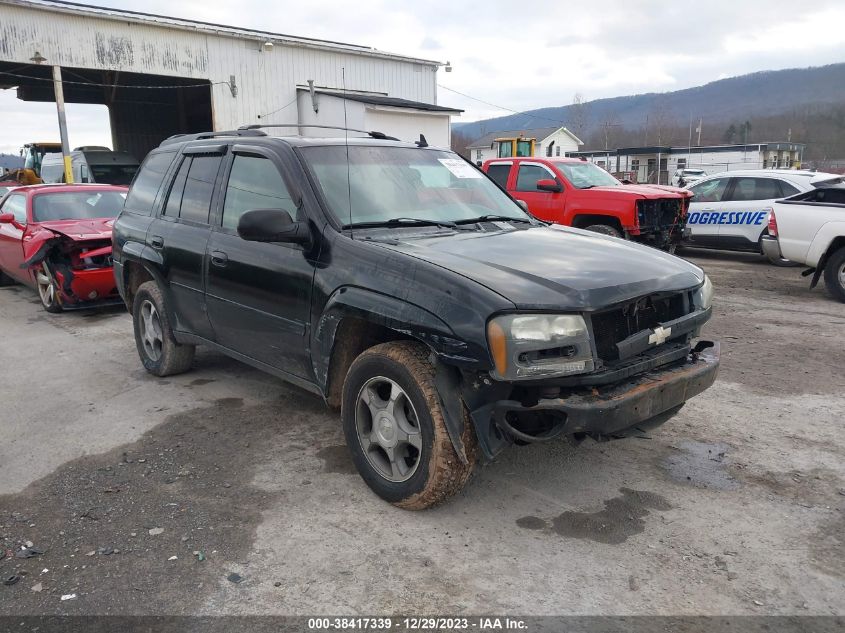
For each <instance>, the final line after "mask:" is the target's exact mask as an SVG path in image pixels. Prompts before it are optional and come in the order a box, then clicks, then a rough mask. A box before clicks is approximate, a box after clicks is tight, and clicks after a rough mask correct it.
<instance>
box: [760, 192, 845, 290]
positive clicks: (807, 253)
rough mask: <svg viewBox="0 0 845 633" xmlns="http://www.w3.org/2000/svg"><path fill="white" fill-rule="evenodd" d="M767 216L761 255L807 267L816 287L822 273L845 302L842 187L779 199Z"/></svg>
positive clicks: (844, 220) (844, 210)
mask: <svg viewBox="0 0 845 633" xmlns="http://www.w3.org/2000/svg"><path fill="white" fill-rule="evenodd" d="M772 209H773V210H772V212H771V214H769V230H768V235H765V236H763V238H762V247H763V252H764V253H765V254H766V255H767V256H769V257H770V258H771V257H785V258H786V259H788V260H791V261H793V262H797V263H799V264H805V265H807V266H809V269H808V270H806V271H805V272H804V273H803V274H804V275H805V276H808V275H813V281H812V283H811V284H810V287H811V288H815V286H816V284H817V283H818V281H819V278H820V277H821V276H822V274H824V282H825V285H826V286H827V289H828V290H829V291H830V294H832V295H833V296H834V297H835V298H836V299H838V300H839V301H842V302H843V303H845V184H843V179H841V178H840V179H838V180H835V181H826V182H825V183H823V184H819V185H817V186H816V188H815V189H813V190H812V191H805V192H803V193H799V194H798V195H795V196H792V197H790V198H786V199H784V200H778V201H777V202H775V203H774V204H773V205H772Z"/></svg>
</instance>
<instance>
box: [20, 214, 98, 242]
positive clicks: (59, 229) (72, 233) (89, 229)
mask: <svg viewBox="0 0 845 633" xmlns="http://www.w3.org/2000/svg"><path fill="white" fill-rule="evenodd" d="M113 225H114V218H88V219H85V220H50V221H47V222H37V223H34V224H33V227H34V230H35V231H37V230H38V229H48V230H50V231H53V232H54V233H60V234H61V235H64V236H66V237H69V238H70V239H72V240H73V241H75V242H78V241H81V240H103V239H109V240H110V239H111V232H112V226H113Z"/></svg>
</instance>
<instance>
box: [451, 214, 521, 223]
mask: <svg viewBox="0 0 845 633" xmlns="http://www.w3.org/2000/svg"><path fill="white" fill-rule="evenodd" d="M496 220H503V221H505V222H528V223H529V224H530V223H531V220H529V219H528V218H515V217H513V216H510V215H480V216H478V217H477V218H469V219H468V220H457V221H455V224H474V223H475V222H493V221H496Z"/></svg>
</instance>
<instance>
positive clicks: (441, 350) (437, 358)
mask: <svg viewBox="0 0 845 633" xmlns="http://www.w3.org/2000/svg"><path fill="white" fill-rule="evenodd" d="M345 318H354V319H358V320H361V321H364V322H366V323H372V324H374V325H378V326H381V327H384V328H387V329H390V330H393V331H395V332H397V333H400V334H404V335H406V336H409V337H411V338H413V339H415V340H417V341H419V342H421V343H423V344H424V345H426V346H427V347H428V348H429V350H430V351H431V355H432V362H433V364H434V368H435V389H436V391H437V396H438V400H439V404H440V409H441V411H442V412H443V419H444V422H445V423H446V430H447V432H448V434H449V439H450V440H451V441H452V446H453V447H454V449H455V453H456V454H457V455H458V458H459V459H460V460H461V461H462V462H463V463H464V464H466V463H468V458H467V455H466V449H465V447H464V444H463V441H462V440H461V436H462V434H463V431H464V428H463V426H464V416H463V411H462V407H463V406H464V405H463V401H462V399H461V394H460V389H459V385H460V380H461V376H460V372H459V370H458V369H457V368H456V367H454V366H451V365H449V364H448V363H446V362H444V359H448V358H449V357H450V356H454V355H456V354H457V355H459V354H460V353H461V352H463V351H465V350H466V347H467V346H466V344H465V343H464V342H462V341H460V340H458V339H456V338H454V333H453V332H452V330H451V328H450V327H449V326H448V325H447V324H446V323H445V322H444V321H442V320H441V319H440V318H439V317H438V316H436V315H435V314H433V313H431V312H429V311H428V310H426V309H425V308H422V307H420V306H417V305H415V304H412V303H410V302H407V301H403V300H402V299H399V298H397V297H392V296H389V295H385V294H382V293H378V292H375V291H372V290H366V289H363V288H359V287H354V286H352V287H350V286H346V287H343V288H339V289H338V290H336V291H335V292H334V293H333V294H332V295H331V297H329V300H328V301H327V302H326V304H325V306H324V308H323V313H322V314H321V315H320V317H319V319H318V320H317V322H316V324H315V327H314V336H313V338H312V344H311V362H312V367H313V370H314V376H315V377H316V379H317V383H318V384H319V386H320V388H321V390H322V391H323V393H324V394H325V396H326V397H328V391H329V388H330V385H329V371H330V364H331V360H332V354H333V353H334V351H335V342H336V340H335V335H336V333H337V329H338V327H339V326H340V323H341V322H342V321H343V320H344V319H345Z"/></svg>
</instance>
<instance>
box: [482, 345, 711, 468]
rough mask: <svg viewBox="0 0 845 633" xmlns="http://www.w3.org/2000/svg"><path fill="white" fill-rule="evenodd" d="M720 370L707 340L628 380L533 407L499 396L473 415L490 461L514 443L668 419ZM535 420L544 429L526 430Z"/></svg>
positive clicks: (609, 435)
mask: <svg viewBox="0 0 845 633" xmlns="http://www.w3.org/2000/svg"><path fill="white" fill-rule="evenodd" d="M718 369H719V344H718V343H712V342H710V341H702V342H699V343H698V345H697V346H696V347H695V349H694V350H692V351H691V352H690V354H689V355H688V356H687V357H686V359H684V360H681V361H680V362H676V363H673V364H672V365H667V366H664V367H661V368H659V369H654V370H652V371H648V372H646V373H643V374H639V375H637V376H634V377H632V378H631V379H629V380H625V381H622V382H619V383H616V384H613V385H607V386H596V387H592V388H590V387H587V388H580V389H577V390H573V391H572V392H571V393H569V394H568V395H566V396H561V397H557V398H540V399H538V401H537V402H536V404H533V405H526V404H523V403H521V402H519V401H516V400H498V401H496V402H493V403H489V404H486V405H484V406H482V407H479V408H478V409H475V410H474V411H472V412H471V413H470V415H471V417H472V421H473V424H474V426H475V429H476V434H477V437H478V443H479V446H480V447H481V450H482V451H483V453H484V455H485V457H487V459H493V458H494V457H495V456H496V455H497V454H498V453H499V452H501V451H502V450H503V449H504V448H505V447H507V446H508V445H510V444H512V443H514V442H515V441H516V442H523V443H524V442H542V441H548V440H551V439H554V438H557V437H560V436H565V435H576V436H577V435H584V436H589V437H593V438H594V439H597V440H602V439H613V438H617V437H624V436H626V435H629V434H631V433H633V432H637V431H645V430H646V429H649V428H654V427H656V426H659V425H660V424H663V423H664V422H666V421H667V420H668V419H669V418H671V417H672V416H673V415H674V414H675V413H676V412H677V411H678V410H679V409H680V408H681V406H682V405H683V404H684V403H685V402H686V401H687V400H689V399H690V398H692V397H693V396H695V395H698V394H699V393H701V392H702V391H704V390H705V389H707V388H708V387H709V386H710V385H712V384H713V382H714V381H715V380H716V374H717V372H718ZM532 418H536V419H542V420H543V421H544V428H543V431H542V432H541V433H529V432H526V431H525V430H524V428H525V426H524V424H523V423H524V422H526V421H532ZM521 426H522V427H523V428H522V429H521V428H520V427H521ZM534 428H536V425H535V426H534Z"/></svg>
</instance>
